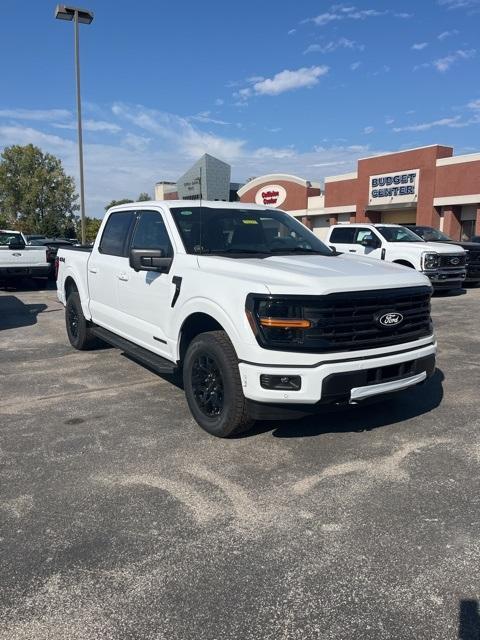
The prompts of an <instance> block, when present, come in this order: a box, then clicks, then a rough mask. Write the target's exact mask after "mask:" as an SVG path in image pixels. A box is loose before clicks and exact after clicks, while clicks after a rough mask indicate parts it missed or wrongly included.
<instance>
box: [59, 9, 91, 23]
mask: <svg viewBox="0 0 480 640" xmlns="http://www.w3.org/2000/svg"><path fill="white" fill-rule="evenodd" d="M75 13H76V14H77V16H78V21H79V22H80V23H81V24H90V23H91V22H92V20H93V11H89V10H88V9H79V8H78V7H69V6H67V5H65V4H57V6H56V9H55V18H57V20H73V19H74V18H75Z"/></svg>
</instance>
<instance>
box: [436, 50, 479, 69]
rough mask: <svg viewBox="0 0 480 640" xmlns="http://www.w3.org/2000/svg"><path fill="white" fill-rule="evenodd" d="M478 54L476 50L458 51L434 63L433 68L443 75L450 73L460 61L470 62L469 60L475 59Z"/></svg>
mask: <svg viewBox="0 0 480 640" xmlns="http://www.w3.org/2000/svg"><path fill="white" fill-rule="evenodd" d="M475 54H476V50H475V49H468V50H465V49H457V51H455V52H453V53H451V54H449V55H448V56H445V57H444V58H438V59H437V60H434V61H433V62H432V64H433V66H434V67H435V69H437V71H440V72H441V73H443V72H445V71H448V69H450V67H451V66H452V64H454V63H455V62H458V61H459V60H468V59H469V58H473V57H474V56H475Z"/></svg>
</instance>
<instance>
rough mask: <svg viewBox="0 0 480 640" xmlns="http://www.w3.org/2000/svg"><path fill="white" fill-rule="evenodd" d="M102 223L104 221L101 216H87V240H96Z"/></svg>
mask: <svg viewBox="0 0 480 640" xmlns="http://www.w3.org/2000/svg"><path fill="white" fill-rule="evenodd" d="M101 224H102V221H101V220H100V219H99V218H89V217H87V216H86V217H85V240H86V241H87V242H95V238H96V237H97V233H98V230H99V229H100V225H101Z"/></svg>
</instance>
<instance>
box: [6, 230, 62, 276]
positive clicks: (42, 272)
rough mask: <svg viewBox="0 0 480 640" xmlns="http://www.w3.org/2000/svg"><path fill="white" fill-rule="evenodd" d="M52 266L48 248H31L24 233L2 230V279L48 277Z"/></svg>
mask: <svg viewBox="0 0 480 640" xmlns="http://www.w3.org/2000/svg"><path fill="white" fill-rule="evenodd" d="M49 271H50V265H49V263H48V262H47V249H46V247H31V246H28V245H27V241H26V239H25V236H24V235H23V233H20V232H19V231H9V230H8V229H1V230H0V279H2V280H14V279H16V278H21V277H23V276H31V277H33V278H36V277H42V278H43V277H47V276H48V273H49Z"/></svg>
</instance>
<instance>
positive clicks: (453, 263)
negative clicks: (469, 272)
mask: <svg viewBox="0 0 480 640" xmlns="http://www.w3.org/2000/svg"><path fill="white" fill-rule="evenodd" d="M465 261H466V254H464V255H463V256H462V255H458V254H453V255H445V256H444V255H440V266H441V267H452V268H457V267H463V266H465Z"/></svg>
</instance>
